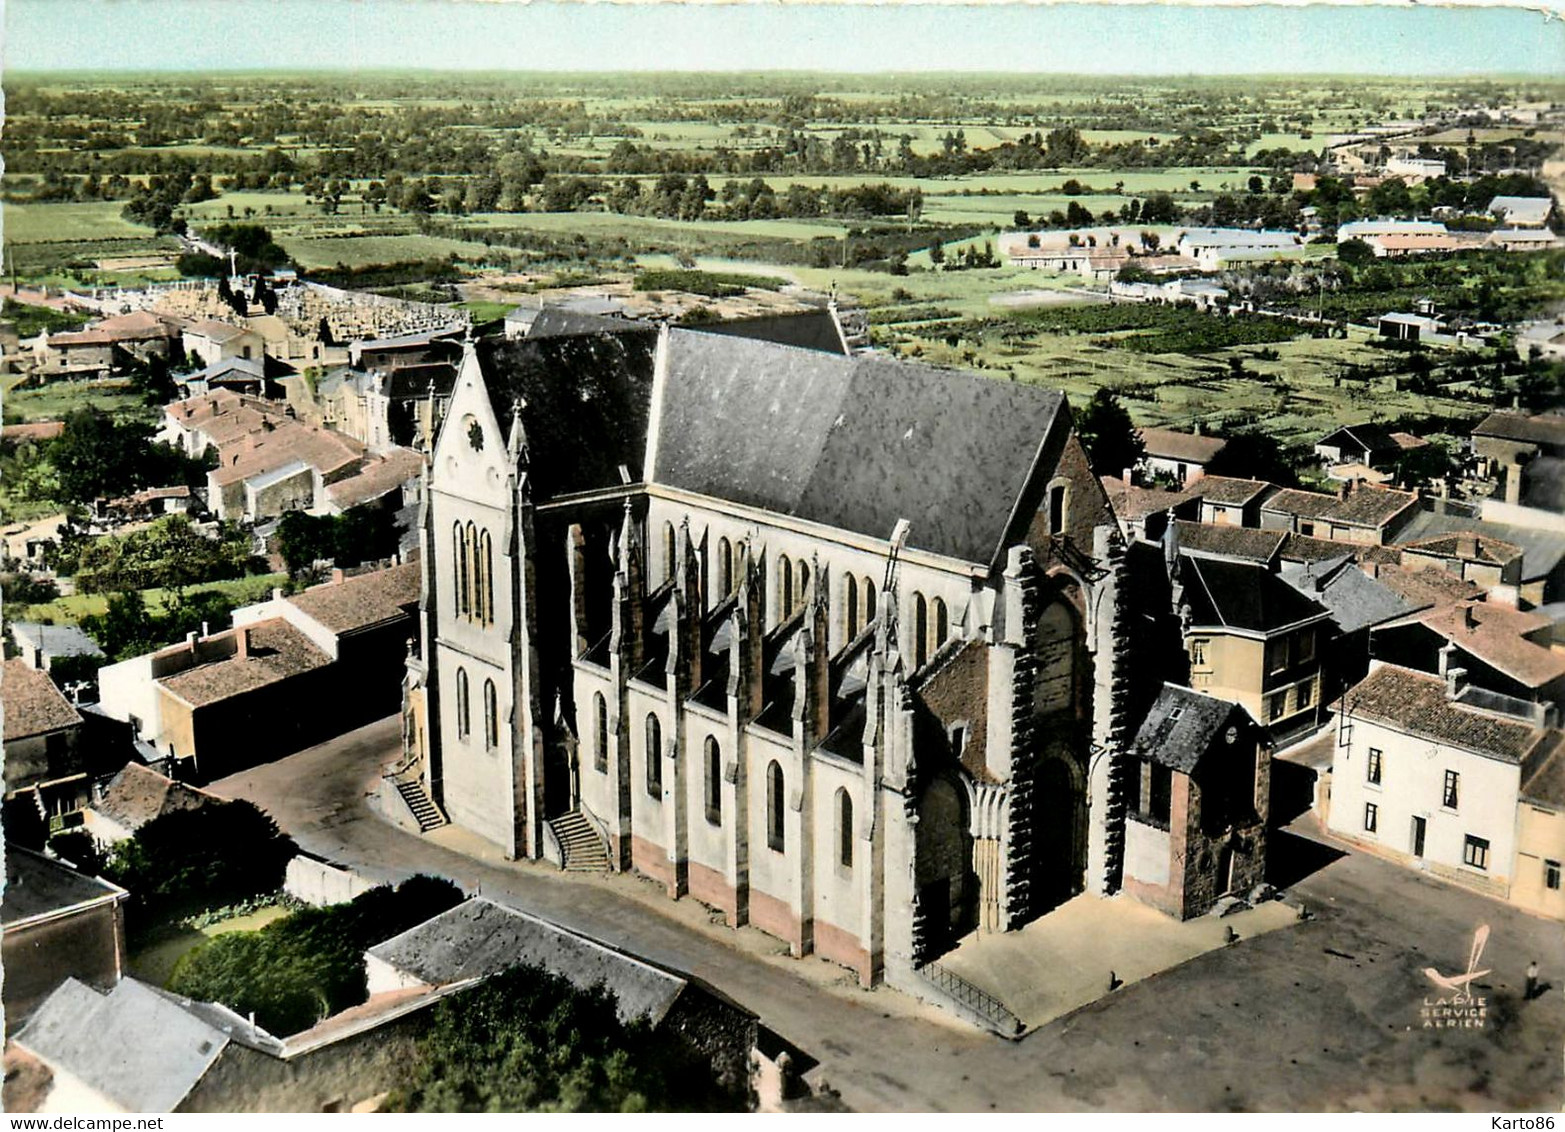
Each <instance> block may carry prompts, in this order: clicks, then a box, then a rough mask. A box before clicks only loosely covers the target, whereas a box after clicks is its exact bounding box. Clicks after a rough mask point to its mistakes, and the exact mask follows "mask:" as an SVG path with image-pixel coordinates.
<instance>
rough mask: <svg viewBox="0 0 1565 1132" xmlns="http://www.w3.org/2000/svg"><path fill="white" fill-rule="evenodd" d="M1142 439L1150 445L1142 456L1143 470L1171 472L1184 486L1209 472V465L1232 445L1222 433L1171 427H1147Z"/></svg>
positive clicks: (1162, 472)
mask: <svg viewBox="0 0 1565 1132" xmlns="http://www.w3.org/2000/svg"><path fill="white" fill-rule="evenodd" d="M1141 440H1142V443H1143V444H1144V445H1145V446H1146V448H1145V453H1144V455H1143V456H1142V460H1141V463H1142V471H1143V473H1144V474H1146V475H1151V476H1167V477H1168V478H1170V479H1172V480H1173V481H1174V482H1175V483H1176V484H1178V485H1179V486H1180V487H1183V486H1184V485H1185V484H1187V483H1195V482H1196V481H1197V480H1199V479H1201V477H1203V476H1204V475H1206V468H1207V465H1208V464H1210V463H1211V462H1212V461H1213V460H1214V459H1216V458H1217V454H1218V453H1219V452H1221V451H1222V450H1223V449H1224V448H1226V447H1228V441H1226V440H1224V439H1223V438H1222V437H1220V436H1202V435H1201V434H1200V433H1191V432H1176V431H1175V430H1173V429H1168V428H1144V429H1142V430H1141Z"/></svg>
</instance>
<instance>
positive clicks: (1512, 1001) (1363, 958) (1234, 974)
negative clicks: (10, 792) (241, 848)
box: [211, 718, 1565, 1111]
mask: <svg viewBox="0 0 1565 1132" xmlns="http://www.w3.org/2000/svg"><path fill="white" fill-rule="evenodd" d="M398 747H399V721H398V720H397V719H396V718H391V719H387V720H382V721H380V722H378V723H375V724H372V725H370V726H368V727H365V728H361V729H360V730H358V731H355V732H352V733H350V734H349V735H346V736H343V737H342V738H339V739H336V740H333V741H331V742H329V743H326V744H323V745H321V746H319V747H315V748H312V749H310V750H307V751H303V752H301V753H299V754H296V755H293V756H291V757H289V758H285V759H282V760H279V761H278V762H275V763H271V764H267V765H263V766H260V767H257V768H254V769H253V770H250V771H246V772H243V773H241V774H237V775H234V776H232V777H230V778H227V779H224V780H221V781H219V782H217V783H214V784H213V785H212V787H211V789H212V790H213V791H214V792H215V793H218V794H220V795H223V796H225V797H244V798H248V799H250V800H252V801H254V802H255V803H257V804H258V805H260V806H261V807H262V808H264V809H265V810H267V811H268V812H269V813H271V814H272V816H273V817H274V818H275V819H276V820H277V821H278V823H279V824H280V825H281V826H282V827H283V828H284V829H285V830H286V831H287V832H288V833H290V834H291V835H292V836H293V837H294V839H295V840H296V841H297V842H298V843H299V845H300V846H301V847H302V848H304V849H306V850H308V851H310V852H312V853H316V854H318V855H320V856H322V857H325V858H327V859H329V860H332V861H335V862H337V863H339V864H342V865H345V866H348V867H351V868H354V869H356V870H358V871H359V872H361V873H363V874H365V875H367V876H369V877H372V878H376V879H388V880H394V879H400V878H402V877H405V876H408V875H411V874H412V873H415V872H426V873H433V874H438V875H441V876H446V877H449V878H450V879H452V880H453V881H456V882H457V883H459V884H461V885H462V886H464V888H466V889H467V890H468V891H481V892H482V893H483V895H485V896H487V897H490V898H492V899H495V900H498V901H501V902H504V903H507V904H511V905H514V906H516V907H520V908H525V909H527V910H528V911H532V912H536V913H538V914H540V915H543V916H547V917H549V918H551V919H554V920H556V921H558V922H560V923H562V924H565V925H568V926H570V927H573V928H577V929H579V930H582V931H585V932H589V933H591V934H593V935H595V936H597V937H599V938H601V939H604V940H606V941H608V942H610V943H613V944H615V945H618V946H621V947H624V948H626V949H627V950H630V951H633V952H635V953H637V954H640V955H643V956H645V957H647V958H650V959H653V960H656V961H658V962H662V963H665V964H668V965H670V966H673V967H676V968H679V969H682V970H685V971H688V972H690V973H692V974H694V975H697V976H699V977H700V978H702V979H705V980H707V981H708V982H710V983H712V984H713V985H714V986H716V987H718V988H720V989H721V990H723V991H724V992H726V993H727V994H729V995H731V996H732V997H734V998H735V999H737V1000H738V1001H740V1002H742V1003H744V1004H745V1005H746V1006H748V1007H750V1008H751V1009H752V1010H754V1011H756V1012H757V1013H758V1014H759V1015H760V1017H761V1019H762V1021H763V1022H764V1023H766V1024H767V1025H769V1026H770V1027H771V1028H773V1029H774V1030H776V1031H777V1032H778V1033H780V1034H782V1035H783V1036H784V1037H786V1038H788V1039H789V1040H790V1041H792V1042H794V1043H795V1044H797V1045H798V1046H799V1047H800V1048H802V1049H803V1050H805V1051H806V1052H807V1053H809V1054H810V1055H811V1056H813V1057H814V1058H816V1059H818V1060H819V1061H820V1062H821V1066H820V1069H819V1070H818V1071H817V1072H818V1074H819V1076H820V1077H821V1078H822V1079H824V1080H825V1081H827V1082H829V1083H830V1084H831V1086H833V1087H834V1088H836V1089H837V1090H839V1091H840V1093H841V1095H842V1099H843V1101H844V1102H845V1103H846V1104H848V1105H849V1106H850V1107H853V1108H855V1109H861V1110H947V1111H972V1110H977V1111H988V1110H991V1109H1001V1110H1034V1109H1055V1110H1077V1109H1081V1110H1117V1109H1123V1110H1184V1111H1188V1110H1216V1111H1222V1110H1252V1111H1253V1110H1265V1111H1276V1110H1290V1109H1311V1110H1313V1109H1327V1110H1332V1109H1339V1110H1340V1109H1377V1108H1378V1109H1415V1110H1416V1109H1435V1110H1448V1109H1466V1110H1478V1111H1488V1110H1500V1111H1516V1110H1523V1109H1534V1110H1536V1109H1548V1110H1553V1109H1555V1108H1558V1107H1559V1106H1560V1104H1561V1100H1562V1097H1565V1087H1562V1084H1561V1044H1562V1037H1565V932H1562V929H1561V926H1560V925H1559V924H1555V923H1551V922H1548V921H1545V920H1540V919H1537V918H1534V917H1531V916H1527V915H1525V914H1523V913H1521V912H1518V911H1516V910H1514V909H1511V908H1509V907H1507V906H1505V905H1502V904H1500V903H1497V902H1495V901H1491V900H1487V899H1484V898H1482V897H1478V896H1474V895H1469V894H1467V893H1464V892H1459V891H1456V890H1453V889H1451V888H1449V887H1446V886H1443V885H1437V884H1435V883H1433V882H1431V881H1429V880H1427V879H1425V878H1424V877H1422V876H1420V875H1418V874H1415V873H1412V872H1409V871H1407V870H1405V869H1402V868H1399V867H1397V866H1394V865H1392V864H1389V863H1387V862H1383V861H1379V860H1376V859H1374V858H1370V857H1366V856H1363V855H1361V854H1351V855H1343V856H1338V857H1336V858H1335V859H1333V852H1332V851H1331V850H1329V849H1327V848H1326V847H1324V846H1321V845H1319V844H1317V843H1316V842H1314V841H1310V840H1306V839H1305V838H1301V837H1296V836H1295V835H1294V834H1290V833H1282V834H1279V835H1277V844H1276V848H1275V851H1274V854H1273V858H1274V860H1275V861H1276V862H1277V864H1278V867H1279V869H1281V870H1282V872H1283V874H1284V875H1282V876H1281V877H1280V878H1279V879H1281V880H1284V881H1286V880H1289V879H1292V877H1293V876H1294V875H1300V874H1303V873H1305V872H1307V871H1308V870H1309V869H1310V868H1315V871H1313V872H1310V873H1309V875H1307V876H1305V877H1304V879H1303V880H1301V881H1299V883H1298V884H1296V885H1295V886H1294V887H1293V888H1292V890H1291V891H1292V894H1293V895H1294V897H1295V898H1296V899H1298V900H1299V901H1302V902H1303V903H1304V904H1305V906H1306V907H1308V908H1309V910H1310V912H1311V914H1312V917H1311V918H1310V919H1309V920H1307V921H1305V922H1303V923H1300V924H1298V925H1296V926H1293V927H1286V928H1282V929H1279V930H1276V931H1272V932H1269V933H1267V934H1265V935H1261V936H1258V937H1256V938H1254V939H1247V940H1243V941H1241V942H1240V943H1238V944H1236V945H1234V946H1232V947H1228V948H1225V949H1221V950H1218V951H1214V952H1210V953H1208V954H1205V955H1202V956H1200V957H1199V958H1196V959H1194V960H1192V961H1190V962H1188V963H1186V964H1184V965H1183V966H1180V967H1177V968H1175V969H1173V970H1171V971H1167V972H1165V973H1163V974H1161V975H1157V976H1155V977H1153V978H1151V979H1149V980H1147V981H1145V982H1142V983H1137V984H1133V985H1131V986H1128V987H1125V988H1124V989H1122V990H1119V991H1116V992H1115V993H1113V994H1112V995H1110V996H1109V997H1107V998H1105V999H1100V1000H1099V1001H1098V1002H1096V1003H1094V1004H1091V1005H1089V1006H1087V1007H1085V1008H1083V1009H1081V1010H1079V1011H1077V1012H1076V1013H1074V1014H1072V1015H1068V1016H1066V1017H1064V1018H1061V1019H1059V1020H1057V1021H1055V1022H1053V1023H1051V1024H1049V1025H1046V1026H1044V1027H1042V1028H1041V1029H1039V1030H1037V1031H1036V1032H1034V1033H1032V1034H1030V1035H1028V1036H1027V1037H1026V1038H1025V1039H1023V1040H1022V1041H1020V1042H1007V1041H1004V1040H1002V1039H999V1038H995V1037H991V1036H989V1035H987V1034H983V1033H979V1032H977V1031H974V1030H971V1029H969V1028H967V1027H965V1026H963V1025H962V1024H960V1023H958V1022H955V1021H951V1020H947V1019H946V1018H944V1017H943V1016H941V1015H939V1014H938V1013H937V1012H935V1011H933V1010H932V1009H930V1008H928V1007H925V1006H922V1005H920V1004H918V1003H915V1002H913V1001H912V1000H911V999H909V998H907V997H906V996H904V995H902V994H900V993H898V992H896V991H892V990H887V989H878V990H875V991H872V992H865V991H862V990H859V989H857V987H856V985H855V984H853V983H852V981H851V979H850V977H849V976H848V975H847V973H846V972H844V971H841V970H840V969H838V968H836V967H834V966H832V965H831V964H828V963H825V962H824V961H822V960H819V959H814V958H810V959H806V960H804V961H795V960H791V959H789V958H787V957H786V954H785V953H784V949H783V948H782V946H781V945H779V944H777V943H776V942H775V941H772V940H769V939H768V938H767V937H765V936H763V935H761V933H759V932H757V931H754V930H753V929H745V930H743V931H740V932H731V931H729V930H728V929H726V928H723V927H721V925H713V924H712V923H711V919H712V917H711V916H710V915H708V914H707V913H706V911H705V910H704V909H702V908H701V907H700V906H699V905H697V904H696V903H695V902H694V901H691V900H681V901H678V902H670V901H668V900H666V899H665V898H664V897H663V896H662V894H661V891H660V890H659V889H657V888H656V887H655V886H653V885H651V884H650V883H647V882H643V881H638V880H636V879H634V878H628V877H605V878H598V877H584V876H579V875H567V874H562V873H560V872H558V871H557V870H556V869H554V868H553V867H552V866H549V865H546V864H542V863H537V864H534V863H507V862H504V861H502V860H500V859H499V858H498V856H497V855H496V854H494V853H493V852H492V851H483V850H482V849H481V847H480V846H479V844H478V843H477V842H476V841H466V840H464V835H461V834H460V833H458V832H457V831H451V830H445V831H439V832H437V833H436V834H435V835H434V836H432V837H426V838H420V837H417V836H414V835H412V834H410V833H407V832H404V831H403V830H401V829H399V828H397V827H395V826H393V825H392V824H390V823H389V822H387V821H386V820H385V819H383V818H381V817H380V816H379V815H378V814H376V813H375V812H374V810H373V809H372V808H371V806H370V804H369V798H370V795H371V794H372V793H373V789H374V784H375V781H376V776H377V773H378V769H379V767H380V766H381V765H382V764H383V763H384V762H386V761H387V760H388V759H391V758H394V757H396V755H397V754H398ZM458 850H463V851H458ZM474 852H483V856H482V857H478V856H474V855H472V854H473V853H474ZM1322 864H1323V865H1324V867H1317V866H1321V865H1322ZM1480 923H1487V924H1489V925H1491V928H1492V934H1491V936H1490V938H1489V941H1488V945H1487V948H1486V950H1485V951H1484V953H1483V955H1482V959H1481V962H1480V964H1479V968H1480V969H1487V970H1488V971H1489V973H1488V974H1487V975H1484V976H1482V977H1480V978H1479V979H1478V980H1477V981H1476V983H1475V986H1476V987H1477V994H1478V995H1479V996H1480V997H1481V998H1482V999H1484V1001H1485V1008H1486V1017H1485V1019H1484V1022H1485V1024H1484V1026H1483V1028H1457V1029H1447V1030H1439V1031H1436V1030H1432V1029H1425V1028H1423V1020H1422V1018H1421V1010H1422V1009H1423V1004H1424V1002H1425V999H1426V998H1429V999H1433V998H1434V997H1435V995H1436V992H1437V988H1436V987H1435V985H1434V984H1433V983H1432V982H1431V981H1430V980H1429V979H1428V978H1427V977H1426V976H1425V975H1424V973H1423V972H1424V969H1425V968H1434V969H1436V970H1437V971H1438V972H1440V973H1442V974H1445V975H1452V974H1458V973H1460V972H1462V971H1464V970H1465V969H1466V967H1467V963H1468V959H1469V953H1470V951H1471V949H1472V940H1473V933H1474V929H1475V927H1476V926H1477V925H1478V924H1480ZM1532 959H1536V960H1537V961H1538V962H1539V964H1540V966H1541V968H1542V978H1543V981H1544V982H1545V983H1546V984H1552V986H1550V987H1549V989H1547V990H1546V991H1545V993H1543V994H1542V995H1541V996H1540V997H1539V998H1538V999H1536V1000H1535V1001H1532V1002H1523V1001H1522V993H1521V984H1522V981H1523V974H1524V971H1525V968H1526V966H1527V963H1528V961H1529V960H1532Z"/></svg>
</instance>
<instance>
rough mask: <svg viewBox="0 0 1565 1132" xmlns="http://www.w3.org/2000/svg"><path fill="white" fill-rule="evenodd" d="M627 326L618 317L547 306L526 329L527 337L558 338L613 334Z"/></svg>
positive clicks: (625, 321)
mask: <svg viewBox="0 0 1565 1132" xmlns="http://www.w3.org/2000/svg"><path fill="white" fill-rule="evenodd" d="M629 324H630V320H629V319H626V318H623V317H620V316H618V315H613V314H598V313H594V312H593V311H590V310H572V309H570V308H569V307H558V306H547V307H544V308H543V309H542V310H540V311H539V312H538V313H537V314H536V315H534V316H533V320H532V322H531V323H529V324H528V327H527V337H528V338H558V337H561V336H563V335H570V334H597V333H601V332H607V333H613V332H614V331H616V330H624V329H626V327H627V326H628V325H629Z"/></svg>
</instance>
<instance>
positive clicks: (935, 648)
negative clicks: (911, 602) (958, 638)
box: [929, 597, 951, 655]
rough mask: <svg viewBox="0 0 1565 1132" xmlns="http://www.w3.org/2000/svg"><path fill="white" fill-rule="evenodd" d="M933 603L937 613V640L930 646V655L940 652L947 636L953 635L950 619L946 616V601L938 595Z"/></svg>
mask: <svg viewBox="0 0 1565 1132" xmlns="http://www.w3.org/2000/svg"><path fill="white" fill-rule="evenodd" d="M933 605H934V614H935V618H934V620H935V626H934V629H935V640H934V644H932V645H930V647H929V652H930V655H934V654H935V653H937V652H939V651H940V649H941V647H942V646H943V645H944V644H945V643H946V638H947V637H949V636H950V635H951V624H950V619H949V618H948V617H947V616H946V603H945V602H944V601H943V600H941V599H940V598H938V597H937V598H935V600H934V602H933Z"/></svg>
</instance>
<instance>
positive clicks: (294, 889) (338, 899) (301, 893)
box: [283, 854, 375, 908]
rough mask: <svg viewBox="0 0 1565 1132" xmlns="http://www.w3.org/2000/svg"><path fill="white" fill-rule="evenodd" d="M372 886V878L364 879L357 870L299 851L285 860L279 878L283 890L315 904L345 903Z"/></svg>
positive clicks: (298, 898) (294, 896) (295, 897)
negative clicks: (283, 872) (280, 878)
mask: <svg viewBox="0 0 1565 1132" xmlns="http://www.w3.org/2000/svg"><path fill="white" fill-rule="evenodd" d="M374 887H375V884H374V882H373V881H368V880H365V879H364V878H363V877H361V876H359V874H358V873H355V872H352V871H350V870H348V869H341V868H338V867H337V866H336V865H333V864H329V863H327V862H326V861H321V860H317V859H316V858H314V857H306V856H304V855H302V854H301V855H299V856H297V857H295V858H294V859H293V860H291V861H289V862H288V871H287V873H286V874H285V875H284V878H283V891H284V892H286V893H287V894H288V895H289V896H292V897H293V898H294V899H295V900H300V901H303V902H304V903H306V904H311V905H314V906H315V907H317V908H319V907H322V906H324V905H327V904H346V903H347V902H348V901H349V900H352V899H353V898H354V897H355V896H360V895H362V894H363V893H366V892H368V891H369V890H370V889H372V888H374Z"/></svg>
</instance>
